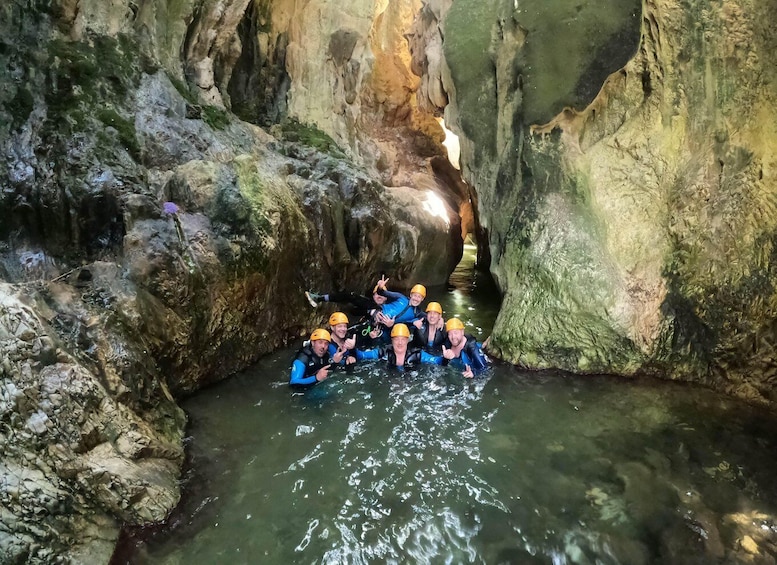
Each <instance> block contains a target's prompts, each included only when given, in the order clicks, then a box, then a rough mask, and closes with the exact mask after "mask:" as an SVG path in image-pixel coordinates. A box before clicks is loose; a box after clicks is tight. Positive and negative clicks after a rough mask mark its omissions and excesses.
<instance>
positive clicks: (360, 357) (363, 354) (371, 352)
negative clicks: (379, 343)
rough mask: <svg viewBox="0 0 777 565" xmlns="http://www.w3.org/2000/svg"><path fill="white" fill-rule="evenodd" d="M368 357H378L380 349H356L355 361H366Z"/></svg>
mask: <svg viewBox="0 0 777 565" xmlns="http://www.w3.org/2000/svg"><path fill="white" fill-rule="evenodd" d="M370 359H380V351H379V350H378V349H366V350H364V351H362V350H361V349H357V350H356V360H357V361H365V360H367V361H368V360H370Z"/></svg>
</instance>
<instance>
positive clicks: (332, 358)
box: [328, 343, 353, 366]
mask: <svg viewBox="0 0 777 565" xmlns="http://www.w3.org/2000/svg"><path fill="white" fill-rule="evenodd" d="M338 349H339V348H338V347H337V345H336V344H334V343H330V344H329V351H328V353H329V362H330V363H331V364H332V365H339V366H345V360H346V359H347V358H348V356H349V355H353V353H351V352H350V351H346V352H345V353H343V358H342V359H340V362H339V363H335V353H337V350H338Z"/></svg>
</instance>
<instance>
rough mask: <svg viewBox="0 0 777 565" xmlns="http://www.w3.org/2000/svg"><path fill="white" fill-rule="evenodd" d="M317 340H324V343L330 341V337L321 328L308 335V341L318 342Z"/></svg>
mask: <svg viewBox="0 0 777 565" xmlns="http://www.w3.org/2000/svg"><path fill="white" fill-rule="evenodd" d="M319 339H325V340H326V341H328V342H330V343H331V341H332V336H331V335H330V334H329V332H328V331H326V330H325V329H323V328H318V329H317V330H315V331H314V332H313V333H312V334H310V341H318V340H319Z"/></svg>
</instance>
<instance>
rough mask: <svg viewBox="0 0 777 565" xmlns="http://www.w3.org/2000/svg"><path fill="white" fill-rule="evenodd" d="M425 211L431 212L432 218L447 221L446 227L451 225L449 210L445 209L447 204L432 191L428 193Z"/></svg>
mask: <svg viewBox="0 0 777 565" xmlns="http://www.w3.org/2000/svg"><path fill="white" fill-rule="evenodd" d="M424 210H426V211H427V212H429V213H430V214H431V215H432V216H437V217H439V218H442V219H443V220H445V224H446V225H450V223H451V219H450V218H449V217H448V210H447V209H446V208H445V202H443V201H442V198H440V197H439V196H437V195H436V194H435V193H434V192H432V191H431V190H427V191H426V201H425V202H424Z"/></svg>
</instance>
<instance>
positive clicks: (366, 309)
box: [289, 277, 488, 388]
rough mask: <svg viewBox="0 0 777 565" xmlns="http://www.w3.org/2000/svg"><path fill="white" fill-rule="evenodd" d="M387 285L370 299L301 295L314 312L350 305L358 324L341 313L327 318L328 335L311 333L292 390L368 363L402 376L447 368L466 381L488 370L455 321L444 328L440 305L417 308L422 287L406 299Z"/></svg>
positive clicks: (380, 282) (379, 287) (477, 346)
mask: <svg viewBox="0 0 777 565" xmlns="http://www.w3.org/2000/svg"><path fill="white" fill-rule="evenodd" d="M387 283H388V279H387V278H386V277H381V278H380V279H379V280H378V282H377V284H376V285H375V287H374V288H373V291H372V297H371V298H368V297H366V296H361V295H359V294H355V293H329V294H318V293H315V292H312V291H307V292H305V297H306V298H307V299H308V302H309V303H310V305H311V306H312V307H314V308H316V307H318V306H319V305H320V304H321V303H323V302H331V303H338V304H350V305H351V306H352V307H353V308H355V309H356V311H357V315H358V316H359V318H360V320H359V322H358V323H356V324H353V325H350V321H349V319H348V316H347V315H346V314H345V313H343V312H334V313H333V314H332V315H331V316H329V329H326V328H317V329H316V330H314V331H313V333H312V334H310V339H309V341H306V342H305V344H304V345H303V346H302V348H301V349H300V350H299V351H298V352H297V355H296V356H295V358H294V360H293V361H292V365H291V375H290V377H289V384H290V385H292V386H294V387H305V388H306V387H310V386H313V385H315V384H317V383H319V382H321V381H323V380H325V379H326V378H327V377H328V376H329V372H330V371H332V370H333V369H335V368H348V367H350V366H352V365H354V364H355V363H358V362H360V361H366V360H384V361H386V362H387V363H388V365H389V367H390V368H396V369H399V370H403V371H404V370H407V369H412V368H414V367H417V366H418V365H419V364H430V365H451V366H453V367H455V368H457V369H459V370H461V371H462V374H463V375H464V377H465V378H472V377H473V376H475V375H477V374H479V373H481V372H483V371H485V370H486V369H487V368H488V358H487V357H486V356H485V354H484V353H483V350H482V345H481V344H480V343H478V341H477V340H476V339H475V338H474V337H473V336H472V335H470V334H468V333H465V331H464V324H463V322H462V321H461V320H460V319H459V318H455V317H454V318H450V319H448V321H447V322H446V321H445V320H444V318H443V311H442V307H441V306H440V304H439V303H438V302H429V303H428V304H427V306H426V309H423V308H422V307H421V304H422V303H423V301H424V300H425V299H426V287H424V286H423V285H421V284H417V285H415V286H414V287H413V288H411V289H410V293H409V295H408V296H405V295H404V294H402V293H399V292H393V291H390V290H388V289H387V288H386V284H387Z"/></svg>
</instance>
